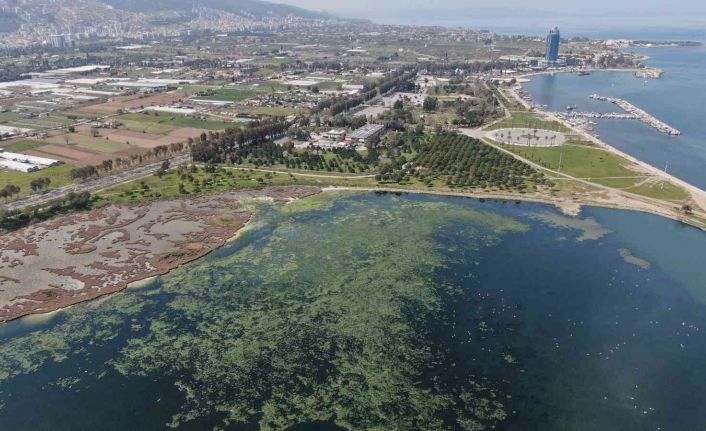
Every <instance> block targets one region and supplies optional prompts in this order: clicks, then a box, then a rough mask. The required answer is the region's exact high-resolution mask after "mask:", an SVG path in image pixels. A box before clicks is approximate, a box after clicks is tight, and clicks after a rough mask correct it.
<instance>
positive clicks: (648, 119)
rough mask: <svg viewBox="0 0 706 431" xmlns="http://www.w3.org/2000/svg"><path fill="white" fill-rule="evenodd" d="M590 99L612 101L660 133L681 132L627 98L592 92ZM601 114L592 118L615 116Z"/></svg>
mask: <svg viewBox="0 0 706 431" xmlns="http://www.w3.org/2000/svg"><path fill="white" fill-rule="evenodd" d="M590 97H591V99H593V100H599V101H602V102H610V103H613V104H615V105H617V106H619V107H620V108H621V109H622V110H624V111H625V112H627V113H628V114H630V115H632V116H634V118H636V119H638V120H640V121H642V122H643V123H645V124H647V125H648V126H651V127H654V128H655V129H657V130H659V131H660V132H662V133H666V134H668V135H675V136H676V135H681V132H680V131H679V130H677V129H675V128H674V127H672V126H670V125H669V124H667V123H665V122H663V121H661V120H658V119H657V118H655V117H653V116H652V115H651V114H649V113H648V112H646V111H644V110H642V109H640V108H638V107H637V106H635V105H633V104H632V103H630V102H628V101H627V100H624V99H619V98H617V97H608V96H600V95H598V94H592V95H591V96H590ZM599 115H603V116H599V117H593V118H616V117H613V116H612V115H614V114H599Z"/></svg>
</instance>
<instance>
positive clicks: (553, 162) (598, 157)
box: [504, 144, 639, 186]
mask: <svg viewBox="0 0 706 431" xmlns="http://www.w3.org/2000/svg"><path fill="white" fill-rule="evenodd" d="M504 148H506V149H509V150H510V151H512V152H514V153H516V154H519V155H521V156H523V157H525V158H527V159H530V160H532V161H533V162H535V163H539V164H541V165H542V166H544V167H547V168H549V169H553V170H560V171H561V172H563V173H565V174H568V175H571V176H574V177H579V178H591V179H595V180H597V181H596V182H599V183H600V181H598V180H599V179H600V178H603V177H634V176H638V175H639V174H638V173H636V172H635V171H632V170H630V169H628V168H627V167H626V166H625V164H626V161H625V160H624V159H622V158H621V157H618V156H616V155H614V154H611V153H609V152H607V151H604V150H601V149H598V148H592V147H587V146H584V145H574V144H567V145H562V146H560V147H549V148H539V147H521V146H518V145H504ZM560 159H561V169H559V160H560ZM631 181H632V182H631V183H630V184H628V185H632V184H634V180H631ZM611 186H612V184H611Z"/></svg>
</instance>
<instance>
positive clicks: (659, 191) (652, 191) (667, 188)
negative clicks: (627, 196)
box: [626, 182, 689, 202]
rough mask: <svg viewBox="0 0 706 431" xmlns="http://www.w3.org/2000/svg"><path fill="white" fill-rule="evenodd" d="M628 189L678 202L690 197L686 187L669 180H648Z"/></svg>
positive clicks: (636, 192)
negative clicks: (683, 187)
mask: <svg viewBox="0 0 706 431" xmlns="http://www.w3.org/2000/svg"><path fill="white" fill-rule="evenodd" d="M626 190H627V191H629V192H631V193H635V194H638V195H642V196H647V197H651V198H655V199H664V200H668V201H676V202H682V201H684V200H686V199H687V198H688V197H689V195H688V193H687V192H686V191H685V190H684V189H682V188H681V187H679V186H676V185H674V184H672V183H669V182H647V183H644V184H640V185H637V186H635V187H630V188H627V189H626Z"/></svg>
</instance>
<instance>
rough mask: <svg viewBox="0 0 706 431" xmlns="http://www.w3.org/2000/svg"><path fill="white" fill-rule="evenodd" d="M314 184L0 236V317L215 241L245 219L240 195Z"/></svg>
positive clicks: (99, 287)
mask: <svg viewBox="0 0 706 431" xmlns="http://www.w3.org/2000/svg"><path fill="white" fill-rule="evenodd" d="M320 191H321V190H320V189H319V188H317V187H294V186H292V187H266V188H264V189H262V190H244V191H238V192H230V193H222V194H217V195H210V196H201V197H194V198H188V199H180V200H172V201H159V202H153V203H149V204H143V205H133V206H123V205H111V206H108V207H105V208H101V209H97V210H93V211H89V212H84V213H79V214H73V215H68V216H63V217H58V218H56V219H53V220H50V221H47V222H43V223H39V224H36V225H33V226H29V227H26V228H23V229H20V230H17V231H14V232H10V233H6V234H4V235H2V236H0V322H7V321H9V320H13V319H17V318H19V317H22V316H26V315H29V314H41V313H47V312H50V311H54V310H57V309H60V308H63V307H66V306H69V305H72V304H76V303H79V302H83V301H88V300H91V299H94V298H97V297H100V296H104V295H107V294H110V293H114V292H117V291H120V290H123V289H125V288H126V287H127V286H128V285H129V284H130V283H132V282H136V281H139V280H144V279H146V278H149V277H153V276H156V275H160V274H164V273H166V272H168V271H170V270H171V269H174V268H176V267H178V266H180V265H183V264H185V263H187V262H189V261H192V260H195V259H198V258H199V257H202V256H204V255H206V254H207V253H209V252H211V251H212V250H214V249H216V248H218V247H221V246H222V245H223V244H225V242H226V241H228V239H230V238H232V237H233V236H234V235H235V233H236V232H237V231H238V230H239V229H241V228H242V227H243V226H244V225H245V224H246V223H247V221H248V220H249V219H250V217H251V213H250V212H249V211H247V209H246V208H244V207H243V206H242V204H241V201H242V200H243V199H246V198H258V197H262V198H271V199H274V200H275V201H279V202H288V201H291V200H293V199H298V198H302V197H305V196H309V195H312V194H316V193H319V192H320Z"/></svg>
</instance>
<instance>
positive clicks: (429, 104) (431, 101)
mask: <svg viewBox="0 0 706 431" xmlns="http://www.w3.org/2000/svg"><path fill="white" fill-rule="evenodd" d="M438 102H439V99H437V98H436V97H427V98H426V99H424V103H423V104H422V109H424V110H425V111H426V112H433V111H436V108H437V105H438Z"/></svg>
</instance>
